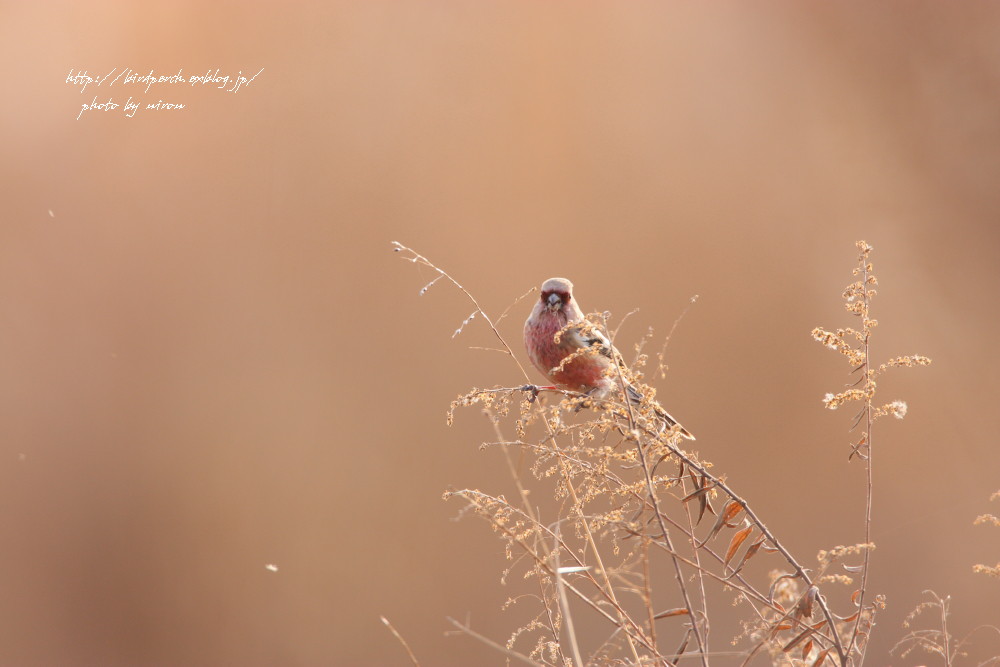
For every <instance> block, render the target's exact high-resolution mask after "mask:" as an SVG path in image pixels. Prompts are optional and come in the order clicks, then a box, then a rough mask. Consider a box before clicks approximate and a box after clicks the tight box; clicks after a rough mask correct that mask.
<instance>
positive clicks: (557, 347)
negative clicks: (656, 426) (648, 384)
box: [524, 278, 695, 440]
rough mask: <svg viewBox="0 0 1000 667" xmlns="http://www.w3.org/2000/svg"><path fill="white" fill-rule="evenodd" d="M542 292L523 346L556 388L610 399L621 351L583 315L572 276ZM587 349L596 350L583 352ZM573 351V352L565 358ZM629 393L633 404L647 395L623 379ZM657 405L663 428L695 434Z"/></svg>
mask: <svg viewBox="0 0 1000 667" xmlns="http://www.w3.org/2000/svg"><path fill="white" fill-rule="evenodd" d="M539 291H540V294H539V298H538V301H537V302H535V306H534V308H533V309H532V311H531V315H529V316H528V319H527V320H526V321H525V323H524V347H525V348H526V349H527V351H528V358H529V359H530V360H531V363H532V364H533V365H534V366H535V368H537V369H538V370H539V371H541V373H542V375H544V376H545V377H546V378H548V380H549V381H550V382H552V383H553V385H555V386H554V387H551V388H553V389H563V390H568V391H575V392H580V393H582V394H585V395H587V396H589V397H591V398H594V399H597V400H600V399H603V398H606V397H607V396H608V395H609V394H610V393H612V392H613V391H614V390H615V389H616V388H618V387H619V386H620V385H619V381H618V379H617V377H615V376H614V375H613V374H609V373H608V372H607V370H608V369H609V368H610V367H611V365H612V363H615V362H616V360H617V363H619V364H620V363H622V362H621V355H620V354H619V353H618V350H616V349H615V348H614V346H612V345H611V341H609V340H608V338H607V336H605V335H604V333H603V332H601V331H600V330H599V329H598V328H597V327H595V326H594V325H593V324H591V323H590V322H588V321H587V320H586V319H584V316H583V310H581V309H580V306H579V304H578V303H577V301H576V297H575V296H574V295H573V283H571V282H570V281H569V280H567V279H566V278H549V279H548V280H546V281H545V282H544V283H542V286H541V289H540V290H539ZM560 332H562V333H561V335H559V336H558V338H559V339H558V340H556V337H557V334H560ZM588 348H591V349H592V350H593V351H587V352H582V351H583V350H585V349H588ZM571 355H575V356H573V358H572V359H569V360H567V357H570V356H571ZM625 392H626V394H627V395H628V399H629V402H630V403H632V404H633V405H638V404H639V403H640V402H641V401H642V399H643V395H642V393H641V392H640V391H639V390H638V389H636V387H635V386H634V385H632V384H631V383H628V382H626V383H625ZM653 410H654V412H655V413H656V415H657V417H659V418H660V420H661V421H662V422H663V424H664V426H665V428H668V429H669V428H672V427H673V426H674V425H677V426H678V429H679V433H680V434H681V435H682V436H684V437H685V438H687V439H689V440H694V439H695V437H694V436H693V435H692V434H691V433H690V432H689V431H688V430H687V429H686V428H684V427H683V426H680V425H679V424H678V422H677V420H676V419H674V418H673V417H671V416H670V414H669V413H667V411H666V410H664V409H663V408H662V407H660V405H659V404H657V403H655V402H654V403H653Z"/></svg>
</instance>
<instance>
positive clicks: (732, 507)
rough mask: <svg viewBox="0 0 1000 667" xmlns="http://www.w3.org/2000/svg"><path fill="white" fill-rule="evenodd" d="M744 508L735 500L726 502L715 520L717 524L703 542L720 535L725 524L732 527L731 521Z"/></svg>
mask: <svg viewBox="0 0 1000 667" xmlns="http://www.w3.org/2000/svg"><path fill="white" fill-rule="evenodd" d="M742 510H743V507H742V506H741V505H740V504H739V503H738V502H736V501H735V500H730V501H729V502H728V503H726V506H725V508H723V510H722V511H721V512H719V518H718V519H716V520H715V525H714V526H712V530H711V531H710V532H709V533H708V537H706V538H705V541H704V542H702V544H706V543H708V541H709V540H711V539H712V538H713V537H715V536H716V535H718V534H719V531H721V530H722V528H723V527H724V526H729V527H730V528H732V527H733V526H732V525H730V523H729V522H730V521H732V520H733V517H735V516H736V515H737V514H739V513H740V511H742Z"/></svg>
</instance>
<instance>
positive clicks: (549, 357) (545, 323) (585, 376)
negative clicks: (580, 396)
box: [524, 311, 609, 392]
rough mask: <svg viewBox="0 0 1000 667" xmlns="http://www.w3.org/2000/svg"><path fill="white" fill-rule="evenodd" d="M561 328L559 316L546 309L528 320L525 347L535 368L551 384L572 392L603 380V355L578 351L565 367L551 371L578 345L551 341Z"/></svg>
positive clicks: (593, 385)
mask: <svg viewBox="0 0 1000 667" xmlns="http://www.w3.org/2000/svg"><path fill="white" fill-rule="evenodd" d="M562 328H563V323H562V321H561V319H560V318H559V317H557V316H556V315H554V314H551V313H549V312H547V311H543V312H541V313H539V314H538V317H537V318H534V321H531V320H529V322H528V323H527V325H526V326H525V330H524V337H525V341H524V342H525V347H527V349H528V356H529V357H530V359H531V363H533V364H534V365H535V368H537V369H538V370H540V371H541V372H542V374H543V375H545V377H547V378H548V379H549V380H550V381H551V382H553V383H554V384H557V385H560V386H562V387H564V388H566V389H571V390H573V391H581V392H584V391H589V390H591V389H593V388H595V387H598V386H603V385H604V384H605V383H607V381H608V380H607V378H606V377H605V376H604V370H605V369H606V368H607V367H608V364H609V362H608V360H607V359H606V358H605V357H602V356H599V355H595V354H586V353H585V354H581V355H579V356H577V357H576V358H575V359H573V360H572V361H571V362H569V363H568V364H566V366H565V367H564V368H563V369H562V370H560V371H558V372H556V373H551V372H550V371H551V370H552V369H553V368H556V367H558V366H559V364H561V363H562V360H563V359H565V358H566V357H567V356H569V355H570V354H572V353H573V352H574V351H575V350H578V349H579V348H577V347H575V346H573V345H572V344H570V343H566V342H561V343H559V344H557V343H556V342H555V335H556V334H557V333H558V332H559V331H560V330H561V329H562Z"/></svg>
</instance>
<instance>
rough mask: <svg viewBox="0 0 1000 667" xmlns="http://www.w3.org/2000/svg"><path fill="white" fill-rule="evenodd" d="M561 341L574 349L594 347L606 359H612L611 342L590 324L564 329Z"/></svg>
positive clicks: (583, 323)
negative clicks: (564, 341) (566, 342)
mask: <svg viewBox="0 0 1000 667" xmlns="http://www.w3.org/2000/svg"><path fill="white" fill-rule="evenodd" d="M563 339H564V340H566V341H568V342H569V343H571V344H572V345H573V346H574V347H581V348H583V347H596V349H597V351H598V352H599V353H600V354H601V355H602V356H605V357H607V358H608V359H612V358H613V352H614V348H613V347H611V341H609V340H608V337H607V336H605V335H604V332H603V331H601V330H600V329H598V328H597V327H596V326H594V324H592V323H591V322H587V321H583V322H580V323H579V324H575V325H573V326H571V327H568V328H567V329H566V333H564V334H563Z"/></svg>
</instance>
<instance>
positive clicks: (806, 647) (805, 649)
mask: <svg viewBox="0 0 1000 667" xmlns="http://www.w3.org/2000/svg"><path fill="white" fill-rule="evenodd" d="M812 649H813V640H811V639H810V640H809V641H807V642H806V643H805V644H803V645H802V659H803V660H805V659H806V657H807V656H808V655H809V651H811V650H812Z"/></svg>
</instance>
